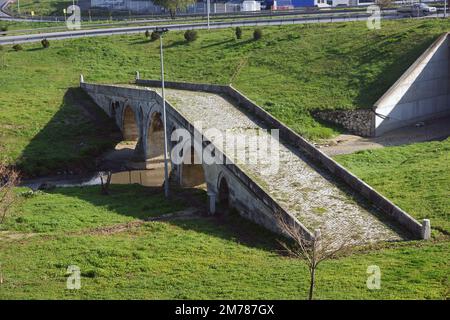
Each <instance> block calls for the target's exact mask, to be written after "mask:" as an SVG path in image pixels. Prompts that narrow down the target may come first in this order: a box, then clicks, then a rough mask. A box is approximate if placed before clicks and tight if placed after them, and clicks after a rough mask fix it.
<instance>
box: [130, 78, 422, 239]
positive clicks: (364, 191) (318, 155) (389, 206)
mask: <svg viewBox="0 0 450 320" xmlns="http://www.w3.org/2000/svg"><path fill="white" fill-rule="evenodd" d="M136 84H139V85H146V86H153V87H158V86H160V85H161V82H160V81H157V80H142V79H137V80H136ZM165 85H166V87H167V88H173V89H181V90H195V91H208V92H214V93H224V94H227V95H229V96H231V97H232V98H233V99H235V101H236V102H237V104H238V105H239V106H240V107H241V108H243V109H245V110H247V111H249V112H251V113H253V114H254V115H256V116H257V117H259V118H260V119H261V120H262V121H263V122H265V123H266V124H267V125H268V127H269V128H272V129H279V130H280V139H282V140H284V141H286V142H288V143H289V144H291V145H293V146H295V147H297V148H299V149H300V150H302V151H304V152H305V153H306V154H307V155H309V156H310V157H311V158H312V159H313V160H314V162H315V163H317V164H320V165H321V166H323V167H325V168H326V169H328V171H330V172H331V173H332V174H333V176H334V177H336V178H338V179H339V180H340V181H343V182H344V183H346V184H347V185H348V186H350V187H351V188H352V189H353V190H355V191H356V192H357V193H358V194H361V195H362V196H363V197H364V198H365V199H367V200H368V201H369V202H370V203H372V204H373V205H374V206H375V207H377V208H378V209H379V210H380V211H381V212H382V213H384V214H386V215H387V216H389V217H390V218H392V219H393V220H395V221H397V222H398V223H399V224H400V225H401V226H403V227H404V228H405V229H406V230H408V231H409V232H410V233H411V234H412V235H413V236H414V237H416V238H418V239H422V238H423V237H424V234H425V232H424V230H423V228H422V225H421V224H420V223H419V222H418V221H416V220H415V219H414V218H413V217H411V216H410V215H409V214H408V213H406V212H405V211H403V210H402V209H400V208H399V207H397V206H396V205H395V204H393V203H392V202H391V201H390V200H388V199H387V198H386V197H384V196H382V195H381V194H380V193H378V192H377V191H376V190H374V189H373V188H372V187H370V186H369V185H368V184H367V183H365V182H364V181H362V180H361V179H359V178H358V177H356V176H355V175H353V174H352V173H351V172H350V171H348V170H347V169H345V168H344V167H343V166H341V165H340V164H339V163H337V162H336V161H334V160H333V159H331V158H330V157H328V156H327V155H326V154H324V153H323V152H322V151H320V150H319V149H317V148H316V147H314V145H312V144H311V143H309V142H308V141H307V140H305V139H304V138H302V137H301V136H299V135H298V134H297V133H295V132H294V131H293V130H291V129H290V128H289V127H287V126H286V125H285V124H284V123H282V122H281V121H280V120H278V119H276V118H275V117H273V116H272V115H271V114H269V113H268V112H267V111H265V110H264V109H262V108H261V107H259V106H258V105H257V104H255V103H254V102H253V101H251V100H250V99H249V98H247V97H246V96H245V95H243V94H242V93H240V92H239V91H238V90H236V89H235V88H233V87H232V86H231V85H230V86H223V85H217V86H216V85H210V84H194V83H182V82H165Z"/></svg>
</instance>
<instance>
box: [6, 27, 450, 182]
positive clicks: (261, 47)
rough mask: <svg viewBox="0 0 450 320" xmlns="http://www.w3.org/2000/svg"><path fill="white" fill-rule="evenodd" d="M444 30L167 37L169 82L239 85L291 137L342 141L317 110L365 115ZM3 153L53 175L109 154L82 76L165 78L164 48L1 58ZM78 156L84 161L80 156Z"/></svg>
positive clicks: (108, 40) (132, 39) (137, 40)
mask: <svg viewBox="0 0 450 320" xmlns="http://www.w3.org/2000/svg"><path fill="white" fill-rule="evenodd" d="M448 27H449V22H447V21H443V20H426V21H424V20H416V21H409V20H402V21H392V22H383V27H382V29H381V30H380V31H376V32H374V31H370V30H368V29H367V28H366V26H365V23H359V22H358V23H339V24H326V25H310V26H301V25H295V26H283V27H268V28H263V32H264V36H263V39H261V40H260V41H253V40H251V33H252V29H244V34H243V39H242V40H235V39H234V30H231V29H226V30H215V31H209V32H208V31H206V30H204V31H200V32H199V33H200V35H199V40H198V41H196V42H194V43H191V44H186V43H185V41H184V39H183V35H182V33H181V32H171V33H169V34H168V35H167V36H166V37H165V47H166V48H165V56H166V60H165V61H166V78H167V80H178V81H195V82H209V83H220V84H228V83H232V84H233V85H234V86H236V87H237V88H238V89H239V90H241V91H242V92H243V93H245V94H246V95H248V96H249V97H250V98H251V99H253V100H255V101H256V102H257V103H258V104H260V105H261V106H262V107H264V108H265V109H266V110H268V111H269V112H271V113H272V114H273V115H275V116H276V117H278V118H280V119H281V120H282V121H284V122H285V123H287V124H288V125H289V126H291V127H292V128H293V129H294V130H296V131H297V132H299V133H300V134H302V135H304V136H305V137H307V138H310V139H316V138H323V137H329V136H332V135H334V134H336V133H337V131H336V130H335V129H333V128H330V127H328V126H326V125H324V124H322V123H319V122H317V121H316V120H314V119H313V117H312V116H311V111H312V110H315V109H336V108H365V107H370V106H371V104H372V103H373V102H374V101H375V100H376V99H377V98H378V97H379V96H380V95H381V94H382V93H383V92H384V91H385V90H386V89H387V88H388V87H389V86H390V85H391V84H392V83H393V82H394V81H395V80H396V79H397V77H398V76H399V75H400V74H401V73H402V71H403V70H405V69H406V68H407V67H408V66H409V65H410V64H411V63H412V62H413V61H414V60H415V58H417V57H418V56H419V55H420V53H421V52H422V51H423V50H424V49H425V48H426V47H427V46H428V45H429V44H430V43H431V42H432V41H433V40H434V39H436V37H437V36H438V35H439V34H441V33H442V32H443V31H446V30H448ZM0 55H2V56H3V57H2V59H0V61H2V60H4V61H5V64H6V67H3V68H2V69H1V72H0V88H1V90H0V106H1V108H2V112H1V113H0V138H1V139H0V153H1V157H2V158H6V159H8V161H9V162H11V163H13V162H18V163H19V164H20V166H21V168H22V169H23V170H24V172H26V173H33V172H35V173H36V171H37V173H40V174H46V173H48V172H49V170H52V169H54V168H58V167H59V168H61V167H65V166H67V165H68V163H70V162H71V161H72V162H86V161H87V160H88V159H89V157H92V156H93V155H95V154H97V153H98V152H100V151H101V150H103V149H104V148H106V147H108V139H107V138H105V137H99V133H105V132H107V130H102V129H101V128H99V127H96V126H95V125H94V124H93V123H91V122H90V121H89V120H88V119H87V118H86V117H85V115H84V114H83V113H82V112H81V111H80V110H79V108H78V109H77V108H75V107H74V101H82V98H80V93H79V92H78V91H76V90H75V92H74V93H73V94H75V97H74V98H73V99H70V95H68V88H73V87H77V86H78V78H79V74H80V73H82V74H84V75H85V79H86V81H93V82H107V83H113V82H115V83H117V82H120V83H124V82H129V81H131V80H132V78H133V76H134V72H135V71H136V70H139V71H141V74H142V76H143V77H146V78H156V79H157V78H159V51H158V43H149V42H148V41H146V40H144V38H143V36H142V35H133V36H114V37H96V38H86V39H77V40H70V41H51V46H50V48H49V49H42V48H41V45H40V44H39V43H36V44H27V45H24V50H23V51H20V52H14V51H13V50H11V49H10V48H4V50H3V51H2V52H1V53H0ZM80 149H82V150H81V151H82V152H83V154H81V153H80Z"/></svg>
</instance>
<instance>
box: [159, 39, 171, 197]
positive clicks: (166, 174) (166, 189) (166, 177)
mask: <svg viewBox="0 0 450 320" xmlns="http://www.w3.org/2000/svg"><path fill="white" fill-rule="evenodd" d="M159 43H160V55H161V91H162V100H163V122H164V194H165V196H166V198H168V197H169V169H168V168H167V122H166V96H165V94H164V56H163V34H162V33H161V34H160V37H159Z"/></svg>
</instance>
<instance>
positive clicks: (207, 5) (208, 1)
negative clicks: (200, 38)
mask: <svg viewBox="0 0 450 320" xmlns="http://www.w3.org/2000/svg"><path fill="white" fill-rule="evenodd" d="M210 7H211V4H210V0H206V11H207V13H208V30H209V11H210Z"/></svg>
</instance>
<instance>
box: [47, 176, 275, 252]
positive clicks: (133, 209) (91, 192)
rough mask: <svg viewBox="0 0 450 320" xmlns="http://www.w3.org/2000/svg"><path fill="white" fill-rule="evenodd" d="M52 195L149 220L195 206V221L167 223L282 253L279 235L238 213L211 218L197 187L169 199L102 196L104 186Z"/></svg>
mask: <svg viewBox="0 0 450 320" xmlns="http://www.w3.org/2000/svg"><path fill="white" fill-rule="evenodd" d="M48 192H49V193H57V194H61V195H64V196H68V197H74V198H77V199H81V200H83V201H86V202H89V203H90V204H92V205H94V206H98V207H104V208H107V209H108V210H109V211H112V212H115V213H118V214H121V215H124V216H129V217H133V218H136V219H143V220H146V219H148V218H152V217H158V216H161V215H163V214H168V213H174V212H179V211H182V210H183V209H187V208H192V207H195V208H196V209H197V210H198V214H196V215H195V216H194V217H193V218H189V219H186V218H185V219H167V220H165V222H166V223H169V224H171V225H174V226H177V227H179V228H182V229H184V230H191V231H195V232H199V233H204V234H208V235H210V236H214V237H218V238H221V239H225V240H228V241H234V242H238V243H241V244H243V245H246V246H250V247H255V248H260V249H264V250H269V251H274V250H279V249H280V245H279V244H278V242H277V239H278V238H280V237H279V236H277V235H276V234H274V233H272V232H270V231H268V230H266V229H264V228H262V227H260V226H258V225H256V224H254V223H252V222H251V221H248V220H246V219H244V218H242V217H241V216H239V215H238V214H237V213H235V212H233V211H232V212H231V213H229V214H218V215H214V216H210V215H208V214H207V207H206V204H207V196H206V191H205V190H202V189H197V188H182V189H181V188H177V189H172V194H173V196H172V197H171V198H170V199H169V200H167V199H166V198H165V196H164V192H163V188H162V187H143V186H140V185H137V184H133V185H111V187H110V194H109V195H101V187H100V186H89V187H76V188H57V189H54V190H52V191H48Z"/></svg>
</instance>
